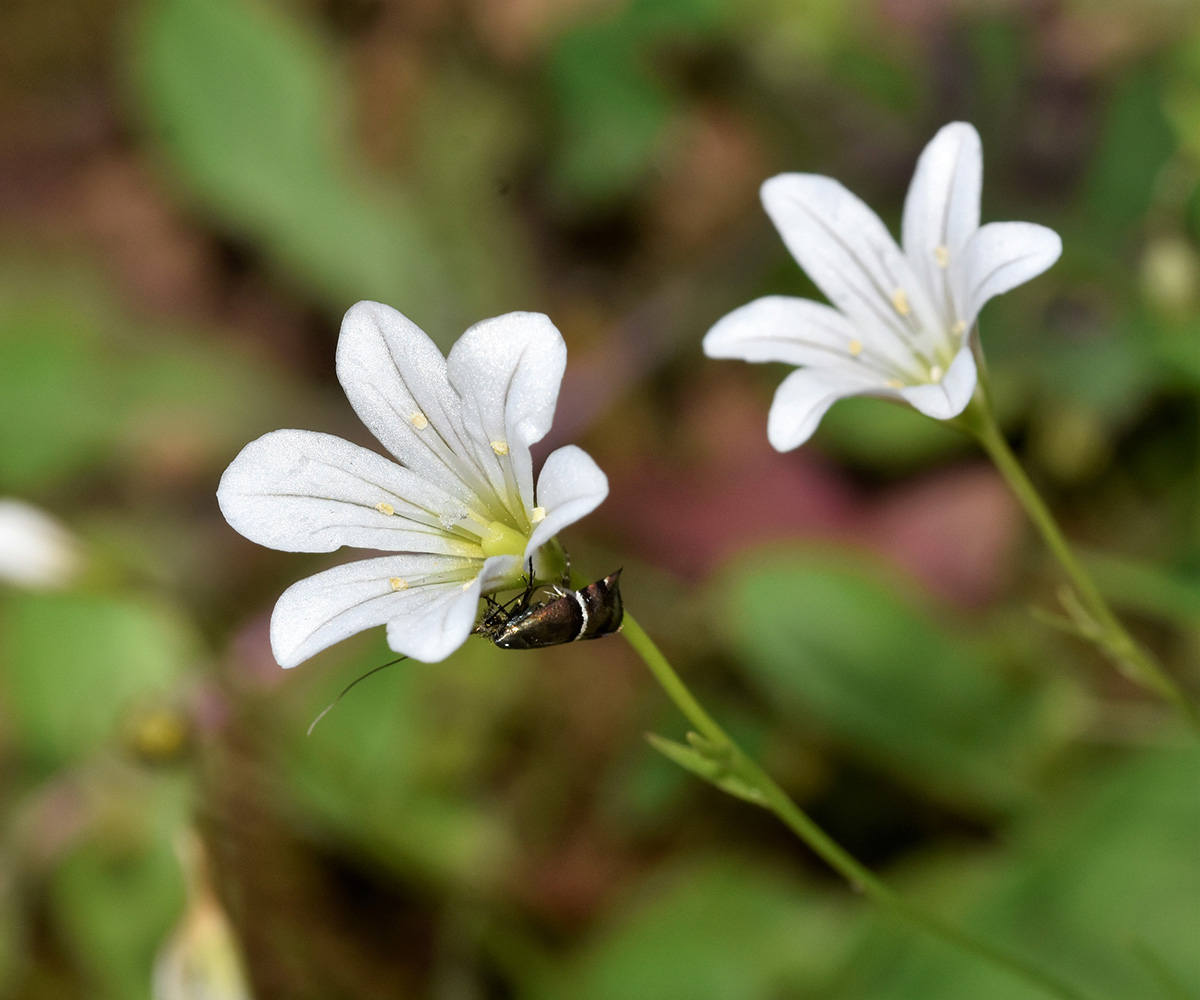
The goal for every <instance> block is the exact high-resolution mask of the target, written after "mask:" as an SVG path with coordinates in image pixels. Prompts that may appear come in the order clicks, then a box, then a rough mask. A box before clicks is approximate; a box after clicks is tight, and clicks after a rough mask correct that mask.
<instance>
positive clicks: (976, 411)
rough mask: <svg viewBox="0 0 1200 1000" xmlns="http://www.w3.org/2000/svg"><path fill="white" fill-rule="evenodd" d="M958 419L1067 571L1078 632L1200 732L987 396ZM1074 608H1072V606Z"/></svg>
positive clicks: (1191, 708) (1198, 718)
mask: <svg viewBox="0 0 1200 1000" xmlns="http://www.w3.org/2000/svg"><path fill="white" fill-rule="evenodd" d="M957 423H958V425H959V426H960V427H961V428H962V429H964V430H966V431H967V432H968V433H970V434H971V435H972V436H973V437H974V438H975V439H976V440H977V441H978V442H979V443H980V445H982V446H983V449H984V450H985V451H986V452H987V453H988V455H989V456H990V457H991V459H992V461H993V462H994V463H995V464H996V467H997V468H998V469H999V470H1000V473H1001V475H1003V476H1004V478H1005V479H1006V480H1007V481H1008V485H1009V487H1011V489H1012V491H1013V493H1015V494H1016V496H1017V499H1018V500H1020V501H1021V505H1022V506H1023V507H1024V508H1025V512H1026V513H1027V514H1028V515H1029V518H1030V520H1031V521H1033V523H1034V525H1035V526H1036V527H1037V529H1038V531H1039V532H1040V533H1041V536H1042V538H1043V539H1044V540H1045V542H1046V545H1047V546H1048V547H1049V549H1050V551H1051V552H1053V553H1054V557H1055V558H1056V559H1057V560H1058V562H1059V565H1060V566H1062V568H1063V570H1064V571H1065V572H1066V574H1067V579H1069V580H1070V581H1071V586H1072V587H1073V588H1074V589H1075V594H1076V595H1077V598H1078V601H1079V603H1080V607H1081V609H1082V610H1083V611H1084V612H1085V613H1086V618H1085V619H1084V620H1082V621H1080V620H1079V616H1078V615H1077V614H1076V615H1074V616H1073V617H1075V618H1076V622H1075V624H1076V626H1077V631H1078V632H1079V633H1080V634H1081V635H1083V636H1084V637H1085V638H1087V639H1090V640H1091V641H1092V642H1093V643H1095V644H1096V646H1098V647H1099V648H1100V649H1101V650H1102V651H1103V652H1104V653H1105V654H1107V655H1108V657H1109V658H1110V659H1111V660H1113V662H1114V663H1115V664H1116V665H1117V667H1118V669H1120V670H1121V672H1122V673H1124V674H1126V675H1127V676H1129V677H1131V678H1132V679H1133V680H1135V681H1137V682H1138V683H1140V684H1141V685H1142V686H1143V687H1146V688H1148V689H1150V690H1151V691H1154V692H1156V693H1157V694H1158V695H1160V696H1161V697H1163V698H1164V699H1166V700H1167V701H1169V702H1171V703H1172V704H1173V705H1174V706H1175V707H1176V708H1178V709H1179V711H1180V712H1181V713H1182V714H1183V715H1184V717H1185V718H1186V719H1187V720H1188V723H1189V724H1190V725H1191V727H1192V728H1193V729H1194V730H1195V731H1196V732H1197V734H1200V709H1197V707H1196V706H1195V705H1194V704H1193V703H1192V702H1191V701H1190V700H1189V699H1188V698H1187V696H1186V695H1185V694H1184V693H1183V690H1182V689H1181V688H1180V687H1179V685H1178V684H1177V683H1176V682H1175V681H1174V680H1173V679H1172V678H1171V677H1170V676H1169V675H1168V674H1167V673H1166V672H1165V671H1164V670H1163V668H1162V667H1160V666H1159V665H1158V664H1157V663H1156V662H1155V661H1154V659H1153V658H1152V657H1151V656H1150V654H1149V653H1148V652H1146V650H1144V649H1143V648H1142V647H1141V646H1139V645H1138V644H1137V642H1136V641H1135V640H1134V638H1133V636H1131V635H1130V634H1129V632H1128V631H1127V630H1126V629H1125V626H1123V625H1122V624H1121V622H1120V621H1119V620H1118V618H1117V616H1116V615H1115V614H1113V612H1112V609H1111V608H1110V607H1109V606H1108V602H1107V601H1105V600H1104V597H1103V596H1102V595H1101V593H1100V589H1099V588H1098V587H1097V586H1096V584H1095V581H1093V580H1092V578H1091V576H1090V575H1089V574H1088V572H1087V570H1085V569H1084V568H1083V564H1082V563H1080V562H1079V560H1078V559H1077V558H1076V557H1075V553H1074V552H1073V551H1072V550H1071V546H1070V545H1069V544H1068V543H1067V540H1066V538H1065V537H1064V536H1063V533H1062V529H1060V528H1059V526H1058V522H1057V521H1055V520H1054V515H1053V514H1051V513H1050V508H1049V507H1047V506H1046V502H1045V501H1044V500H1043V499H1042V497H1041V495H1040V494H1039V493H1038V491H1037V488H1036V487H1035V486H1034V485H1033V483H1032V482H1030V480H1029V477H1028V476H1027V475H1026V474H1025V470H1024V469H1023V468H1021V463H1020V462H1018V461H1017V456H1016V455H1014V454H1013V451H1012V449H1011V448H1010V447H1009V446H1008V441H1007V440H1006V439H1005V437H1004V434H1003V433H1002V432H1001V430H1000V427H999V425H998V424H997V423H996V419H995V417H994V416H993V415H992V409H991V407H990V406H989V405H988V403H987V400H986V397H985V396H983V395H981V394H977V395H976V396H975V398H974V399H973V400H972V401H971V404H970V405H969V406H968V407H967V409H966V410H965V411H964V413H963V414H962V416H961V417H959V418H958V420H957ZM1071 610H1072V609H1071V608H1068V611H1071Z"/></svg>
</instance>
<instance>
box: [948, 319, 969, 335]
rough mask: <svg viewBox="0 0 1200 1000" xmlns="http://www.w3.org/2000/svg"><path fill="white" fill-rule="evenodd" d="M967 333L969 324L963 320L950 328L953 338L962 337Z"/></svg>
mask: <svg viewBox="0 0 1200 1000" xmlns="http://www.w3.org/2000/svg"><path fill="white" fill-rule="evenodd" d="M966 332H967V324H966V323H965V322H964V321H963V320H961V319H960V320H959V321H958V322H956V323H955V324H954V325H953V326H952V327H950V336H952V337H961V336H962V335H963V334H964V333H966Z"/></svg>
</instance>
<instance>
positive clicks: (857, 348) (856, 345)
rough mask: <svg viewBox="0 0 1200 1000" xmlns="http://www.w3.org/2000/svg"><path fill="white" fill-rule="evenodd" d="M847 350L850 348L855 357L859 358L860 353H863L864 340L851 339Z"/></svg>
mask: <svg viewBox="0 0 1200 1000" xmlns="http://www.w3.org/2000/svg"><path fill="white" fill-rule="evenodd" d="M846 350H848V351H849V352H850V353H851V354H852V355H853V356H854V357H856V358H857V357H858V356H859V355H860V354H862V341H861V340H852V341H850V343H848V344H847V345H846Z"/></svg>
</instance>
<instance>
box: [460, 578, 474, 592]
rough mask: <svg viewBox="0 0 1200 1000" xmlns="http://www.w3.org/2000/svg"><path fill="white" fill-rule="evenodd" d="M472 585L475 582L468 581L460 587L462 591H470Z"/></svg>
mask: <svg viewBox="0 0 1200 1000" xmlns="http://www.w3.org/2000/svg"><path fill="white" fill-rule="evenodd" d="M474 583H475V581H474V580H468V581H467V582H466V583H464V584H463V585H462V589H463V590H470V589H471V587H472V585H473V584H474Z"/></svg>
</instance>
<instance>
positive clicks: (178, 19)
mask: <svg viewBox="0 0 1200 1000" xmlns="http://www.w3.org/2000/svg"><path fill="white" fill-rule="evenodd" d="M138 44H139V53H138V73H137V83H138V89H139V93H140V97H141V100H142V103H143V104H144V107H145V110H146V114H147V116H148V119H149V122H150V124H151V126H152V127H153V129H154V130H155V132H156V134H157V135H158V137H159V139H160V141H161V142H162V144H163V145H164V147H165V148H166V149H167V150H168V151H169V152H170V154H171V158H172V162H173V163H174V165H175V167H176V168H177V169H178V170H179V172H180V174H181V175H182V177H183V178H184V179H185V181H186V182H187V184H188V186H189V187H190V189H191V190H192V191H194V193H195V195H196V196H197V197H198V198H199V199H200V201H201V202H202V203H203V204H204V205H205V206H206V207H208V208H210V209H212V210H213V211H215V212H217V213H218V214H219V215H220V216H221V217H222V218H223V219H225V220H226V221H227V223H228V224H229V225H230V226H231V227H232V229H233V231H234V232H235V233H237V234H239V235H242V236H244V237H249V238H252V239H254V240H256V241H258V242H260V243H261V244H262V246H263V247H265V248H266V249H267V250H269V251H270V253H271V254H272V255H274V256H275V257H276V258H277V259H278V260H279V261H280V262H281V263H283V264H285V265H286V266H288V267H289V268H291V269H293V270H294V271H295V273H296V274H297V276H298V277H299V278H301V279H302V280H303V281H305V282H309V283H312V284H314V285H315V286H316V287H317V288H318V289H320V290H321V292H322V293H323V294H324V295H325V296H327V298H328V300H329V301H330V302H331V303H333V304H335V305H337V306H341V305H343V304H344V303H346V302H351V301H353V300H355V299H364V298H367V299H377V300H380V301H385V302H402V303H405V309H406V310H407V311H409V312H411V313H413V314H415V315H417V316H422V315H425V314H427V312H428V311H430V310H432V308H433V299H432V298H431V282H432V281H434V280H435V278H436V277H437V265H436V262H435V258H434V256H433V248H432V246H431V241H430V239H429V237H428V235H427V234H426V232H425V231H424V230H423V227H422V224H421V223H420V221H419V220H418V219H417V217H416V213H415V211H414V210H413V208H412V206H411V205H409V204H408V203H407V202H406V201H405V199H404V198H403V196H402V195H401V194H400V193H398V192H396V191H386V192H385V191H384V190H383V189H381V188H380V187H379V186H378V185H377V184H372V183H369V182H368V180H367V179H366V178H365V177H364V176H363V172H362V169H361V167H360V165H359V163H358V162H357V160H358V158H357V156H356V155H355V153H354V152H353V143H352V142H351V140H350V136H349V132H348V130H347V129H346V128H345V123H344V121H343V120H342V119H343V118H344V117H345V114H346V108H345V101H344V99H343V97H342V95H341V92H340V91H341V88H340V85H339V80H338V77H337V73H336V72H335V70H334V67H333V64H332V60H331V59H330V56H329V53H328V52H326V51H324V50H323V49H322V47H321V46H320V45H319V44H318V43H317V41H316V39H315V38H314V37H312V36H311V35H309V34H308V33H306V32H305V31H303V30H302V29H301V28H300V26H299V25H297V24H294V23H292V22H290V21H289V20H287V19H286V18H284V17H282V16H281V15H279V14H277V13H275V12H274V11H272V10H270V9H269V8H267V7H264V6H260V5H259V4H257V3H254V2H242V0H153V2H151V3H149V4H147V5H146V12H145V18H144V23H143V25H142V30H141V32H140V35H139V39H138Z"/></svg>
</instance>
